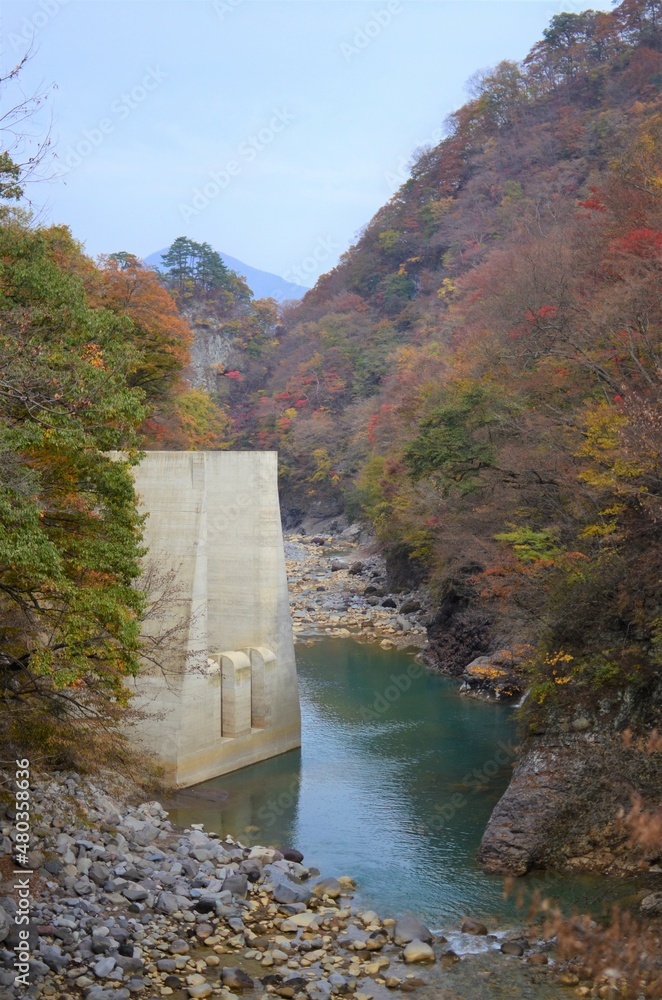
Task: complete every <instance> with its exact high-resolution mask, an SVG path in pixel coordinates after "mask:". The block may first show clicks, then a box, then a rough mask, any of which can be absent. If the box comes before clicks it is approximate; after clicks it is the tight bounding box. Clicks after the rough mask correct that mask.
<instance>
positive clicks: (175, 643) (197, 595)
mask: <svg viewBox="0 0 662 1000" xmlns="http://www.w3.org/2000/svg"><path fill="white" fill-rule="evenodd" d="M134 474H135V480H136V486H137V490H138V493H139V494H140V497H141V503H142V506H143V509H144V510H145V511H146V512H147V513H148V515H149V516H148V518H147V523H146V529H145V542H146V544H147V546H148V548H149V554H148V556H147V557H146V559H145V565H146V567H147V569H148V571H149V570H150V569H151V570H153V569H154V568H155V567H156V575H157V577H158V576H161V577H162V576H163V575H164V574H165V575H167V574H170V575H171V576H172V577H173V578H174V581H173V582H174V587H173V585H172V584H171V585H170V586H169V587H168V588H166V589H167V590H168V594H167V597H166V599H165V601H164V602H162V607H161V608H160V611H159V614H158V615H157V617H156V618H155V619H154V620H153V621H152V622H150V621H149V620H148V622H147V628H148V629H150V628H151V629H152V631H153V633H154V634H158V633H159V632H163V631H164V629H168V628H176V627H177V626H178V625H179V626H181V623H182V622H183V621H186V622H187V623H186V625H185V627H184V628H183V629H182V628H180V629H179V634H178V635H177V636H175V635H173V637H172V640H171V641H169V643H168V652H167V656H166V657H165V661H164V665H165V671H162V670H161V669H159V668H155V667H153V666H150V665H149V664H147V663H146V665H145V670H144V671H143V673H142V674H141V675H140V677H139V678H137V680H136V681H135V682H134V683H135V686H136V690H137V692H138V696H139V697H138V704H139V706H140V707H141V708H143V709H144V710H145V711H146V712H147V713H148V718H147V719H146V720H145V721H144V722H141V723H139V724H138V726H137V731H136V734H135V735H136V739H138V740H139V741H142V742H143V743H144V745H145V746H146V747H147V748H148V749H149V750H150V752H151V753H153V754H154V755H155V756H156V757H157V758H158V759H159V760H160V761H161V763H162V765H163V766H164V768H165V773H166V778H167V780H169V781H170V782H171V783H172V784H174V785H177V786H180V787H181V786H185V785H192V784H195V783H196V782H199V781H205V780H206V779H208V778H211V777H214V776H216V775H219V774H225V773H227V772H228V771H233V770H236V769H237V768H240V767H245V766H246V765H247V764H253V763H255V762H256V761H259V760H264V759H265V758H267V757H273V756H275V755H276V754H279V753H283V752H284V751H286V750H290V749H292V748H294V747H298V746H300V744H301V720H300V713H299V695H298V687H297V675H296V665H295V659H294V644H293V636H292V625H291V619H290V609H289V600H288V590H287V576H286V572H285V554H284V549H283V537H282V531H281V524H280V509H279V502H278V487H277V456H276V453H275V452H149V453H147V455H146V456H145V458H144V459H143V461H142V462H141V464H140V465H139V466H138V467H137V468H136V469H135V471H134ZM187 619H188V620H187ZM161 658H162V656H161Z"/></svg>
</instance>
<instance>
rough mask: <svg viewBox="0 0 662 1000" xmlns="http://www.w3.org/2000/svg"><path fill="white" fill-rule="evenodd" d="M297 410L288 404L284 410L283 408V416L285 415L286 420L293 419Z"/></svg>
mask: <svg viewBox="0 0 662 1000" xmlns="http://www.w3.org/2000/svg"><path fill="white" fill-rule="evenodd" d="M298 412H299V411H298V410H297V409H296V407H294V406H288V408H287V409H286V410H283V416H284V417H287V419H288V420H294V418H295V417H296V415H297V413H298Z"/></svg>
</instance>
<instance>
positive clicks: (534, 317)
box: [524, 306, 558, 323]
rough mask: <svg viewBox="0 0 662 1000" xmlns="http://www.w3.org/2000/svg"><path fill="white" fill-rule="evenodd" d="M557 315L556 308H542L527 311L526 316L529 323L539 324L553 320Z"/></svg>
mask: <svg viewBox="0 0 662 1000" xmlns="http://www.w3.org/2000/svg"><path fill="white" fill-rule="evenodd" d="M557 313H558V309H557V308H556V306H540V308H539V309H527V310H526V312H525V313H524V316H525V317H526V319H528V321H529V323H538V322H539V321H540V320H545V319H553V318H554V317H555V316H556V315H557Z"/></svg>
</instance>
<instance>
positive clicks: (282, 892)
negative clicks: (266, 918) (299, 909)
mask: <svg viewBox="0 0 662 1000" xmlns="http://www.w3.org/2000/svg"><path fill="white" fill-rule="evenodd" d="M311 895H312V893H311V891H310V889H307V888H306V887H305V886H303V885H295V883H294V882H289V881H287V880H286V879H283V880H282V881H281V882H279V883H278V884H277V885H276V887H275V889H274V899H275V900H276V902H277V903H307V902H308V901H309V900H310V897H311Z"/></svg>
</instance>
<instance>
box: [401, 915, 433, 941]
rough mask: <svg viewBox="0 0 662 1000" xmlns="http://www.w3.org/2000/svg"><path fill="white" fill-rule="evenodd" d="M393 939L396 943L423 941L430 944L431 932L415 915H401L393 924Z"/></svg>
mask: <svg viewBox="0 0 662 1000" xmlns="http://www.w3.org/2000/svg"><path fill="white" fill-rule="evenodd" d="M393 940H394V941H395V943H396V944H399V945H403V944H409V942H410V941H423V942H424V943H425V944H430V942H431V941H432V940H433V936H432V932H431V931H430V930H428V928H427V927H426V926H425V924H422V923H421V922H420V920H417V919H416V917H402V918H401V919H400V920H398V922H397V923H396V925H395V929H394V931H393Z"/></svg>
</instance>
